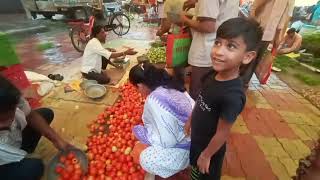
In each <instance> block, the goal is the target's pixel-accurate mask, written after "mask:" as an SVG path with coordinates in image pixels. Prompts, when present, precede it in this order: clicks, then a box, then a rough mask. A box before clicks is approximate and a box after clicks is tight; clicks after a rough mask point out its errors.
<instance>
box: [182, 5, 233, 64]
mask: <svg viewBox="0 0 320 180" xmlns="http://www.w3.org/2000/svg"><path fill="white" fill-rule="evenodd" d="M238 13H239V0H199V1H198V3H197V4H196V9H195V14H196V16H197V17H208V18H212V19H215V20H216V24H215V28H216V29H215V31H214V32H212V33H201V32H197V31H195V30H193V29H191V32H192V43H191V47H190V50H189V57H188V63H189V64H190V65H192V66H197V67H211V66H212V62H211V58H210V52H211V49H212V46H213V43H214V41H215V38H216V30H217V29H218V27H219V26H220V25H221V24H222V23H223V22H224V21H226V20H228V19H231V18H234V17H237V16H238Z"/></svg>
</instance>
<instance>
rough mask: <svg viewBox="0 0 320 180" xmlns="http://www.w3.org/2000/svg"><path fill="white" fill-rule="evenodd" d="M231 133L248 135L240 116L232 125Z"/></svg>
mask: <svg viewBox="0 0 320 180" xmlns="http://www.w3.org/2000/svg"><path fill="white" fill-rule="evenodd" d="M231 132H235V133H240V134H248V133H249V130H248V128H247V126H246V123H245V122H244V121H243V118H242V116H241V115H240V116H239V117H238V118H237V120H236V122H235V123H234V124H233V125H232V129H231Z"/></svg>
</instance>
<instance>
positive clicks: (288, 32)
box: [287, 28, 297, 34]
mask: <svg viewBox="0 0 320 180" xmlns="http://www.w3.org/2000/svg"><path fill="white" fill-rule="evenodd" d="M296 31H297V30H296V28H290V29H288V31H287V34H292V33H295V32H296Z"/></svg>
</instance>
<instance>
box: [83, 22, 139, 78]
mask: <svg viewBox="0 0 320 180" xmlns="http://www.w3.org/2000/svg"><path fill="white" fill-rule="evenodd" d="M91 37H92V38H91V40H90V41H89V42H88V44H87V45H86V48H85V49H84V53H83V56H82V67H81V72H82V76H83V77H84V78H86V79H89V80H96V81H98V83H99V84H107V83H109V82H110V78H109V77H108V75H107V74H106V73H105V72H103V71H102V69H104V70H105V69H106V68H107V65H108V64H111V65H112V66H114V67H118V66H116V65H115V64H113V63H112V62H111V61H110V58H117V57H121V56H125V55H134V54H136V53H137V52H136V51H134V50H133V48H129V49H127V50H126V51H123V52H115V50H114V49H110V48H108V49H105V48H104V47H103V46H102V44H101V43H105V40H106V32H105V31H104V29H103V26H100V25H98V26H95V27H94V28H93V29H92V33H91Z"/></svg>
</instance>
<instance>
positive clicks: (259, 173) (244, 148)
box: [230, 134, 277, 180]
mask: <svg viewBox="0 0 320 180" xmlns="http://www.w3.org/2000/svg"><path fill="white" fill-rule="evenodd" d="M230 139H231V140H230V141H231V143H232V144H233V145H234V147H235V149H236V151H237V154H238V157H239V158H240V162H241V166H242V168H243V170H244V173H245V174H246V179H259V180H275V179H277V178H276V176H275V174H274V173H273V172H272V169H271V167H270V165H269V163H268V162H267V160H266V159H265V156H264V154H263V152H262V151H261V149H260V148H259V146H258V145H257V143H256V141H255V139H254V138H253V137H252V136H250V135H248V134H232V135H231V138H230ZM253 169H254V170H253Z"/></svg>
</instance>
